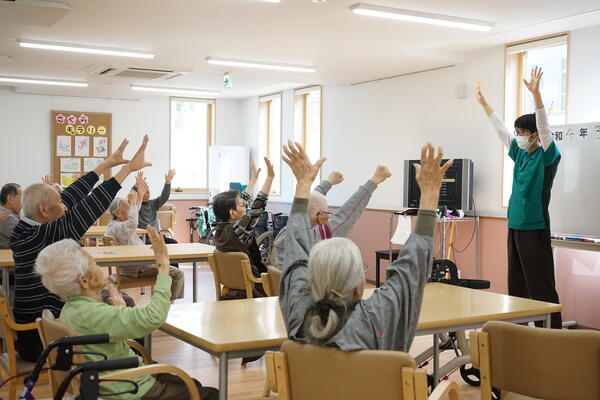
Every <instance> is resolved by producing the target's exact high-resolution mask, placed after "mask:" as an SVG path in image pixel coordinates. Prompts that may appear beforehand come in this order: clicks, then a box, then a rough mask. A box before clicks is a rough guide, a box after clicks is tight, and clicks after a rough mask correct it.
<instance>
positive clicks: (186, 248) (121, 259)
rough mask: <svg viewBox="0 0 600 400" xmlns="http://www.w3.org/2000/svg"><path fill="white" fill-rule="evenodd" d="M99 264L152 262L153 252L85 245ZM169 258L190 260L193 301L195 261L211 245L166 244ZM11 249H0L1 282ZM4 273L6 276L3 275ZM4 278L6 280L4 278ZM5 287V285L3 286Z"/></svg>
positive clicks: (203, 257) (203, 256) (195, 293)
mask: <svg viewBox="0 0 600 400" xmlns="http://www.w3.org/2000/svg"><path fill="white" fill-rule="evenodd" d="M85 250H86V251H87V252H88V253H90V254H91V255H92V257H93V258H94V260H95V261H96V263H97V264H98V265H99V266H104V267H108V266H114V265H119V266H124V267H126V266H132V265H140V264H145V263H152V262H154V252H153V251H152V249H151V248H150V245H141V246H102V247H85ZM167 250H168V251H169V259H170V260H171V261H176V262H180V263H183V262H191V263H192V265H193V277H192V281H193V287H192V293H193V295H192V297H193V301H194V302H196V301H197V300H198V288H197V281H198V277H197V276H196V263H197V262H198V261H205V260H207V259H208V256H209V255H211V254H212V253H213V251H214V247H213V246H209V245H207V244H202V243H177V244H168V245H167ZM14 265H15V263H14V261H13V258H12V251H11V250H0V267H2V284H3V285H5V283H6V285H8V267H12V266H14ZM5 274H6V276H5ZM5 279H6V280H5ZM4 287H5V289H7V286H4Z"/></svg>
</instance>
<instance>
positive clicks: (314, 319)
mask: <svg viewBox="0 0 600 400" xmlns="http://www.w3.org/2000/svg"><path fill="white" fill-rule="evenodd" d="M308 265H309V266H308V280H309V282H310V287H311V292H312V298H313V300H314V302H315V305H316V310H318V309H320V308H321V306H320V303H321V304H324V306H325V307H326V309H327V308H328V311H329V312H328V314H327V318H326V322H324V321H323V319H322V317H321V316H319V315H318V313H313V315H309V317H308V333H309V334H310V336H312V337H313V338H315V339H317V340H318V341H321V342H325V341H327V339H329V338H330V337H331V336H333V335H334V334H335V333H336V332H337V331H338V330H339V329H340V328H341V325H343V324H344V323H345V322H346V316H347V313H348V311H350V307H351V306H352V305H353V304H354V293H355V290H356V288H358V287H359V286H361V285H362V284H364V281H365V272H364V270H363V266H362V257H361V255H360V250H359V249H358V247H357V246H356V244H354V242H353V241H352V240H350V239H346V238H333V239H327V240H323V241H321V242H319V243H317V244H316V245H315V246H314V247H313V248H312V250H311V252H310V258H309V260H308Z"/></svg>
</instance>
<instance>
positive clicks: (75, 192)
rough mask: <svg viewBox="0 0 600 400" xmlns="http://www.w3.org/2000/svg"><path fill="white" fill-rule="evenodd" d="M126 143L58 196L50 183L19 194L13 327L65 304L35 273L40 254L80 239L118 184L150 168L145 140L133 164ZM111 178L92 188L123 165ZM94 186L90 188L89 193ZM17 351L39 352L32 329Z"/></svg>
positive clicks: (22, 335) (32, 355)
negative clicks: (20, 215) (126, 153)
mask: <svg viewBox="0 0 600 400" xmlns="http://www.w3.org/2000/svg"><path fill="white" fill-rule="evenodd" d="M127 143H129V142H128V141H127V140H124V141H123V142H122V143H121V145H120V146H119V148H118V149H117V151H115V152H114V153H113V154H112V155H111V156H109V157H107V158H106V159H104V160H103V161H102V162H101V163H100V164H99V165H98V166H97V167H96V169H94V170H93V171H91V172H89V173H87V174H86V175H84V176H82V177H81V178H79V179H78V180H76V181H75V182H73V184H71V185H70V186H69V187H67V188H66V189H65V190H64V191H63V192H62V193H60V194H59V193H58V192H57V191H56V190H54V189H52V187H50V186H49V185H48V184H45V183H36V184H33V185H30V186H29V187H28V188H27V189H25V191H24V192H23V218H21V220H20V221H19V223H18V224H17V226H15V229H14V230H13V233H12V236H11V242H10V248H11V249H12V251H13V258H14V260H15V302H14V307H13V313H14V317H15V321H16V322H17V323H29V322H34V321H35V319H36V318H38V317H40V316H41V314H42V310H44V309H49V310H50V311H52V312H53V313H54V314H55V315H56V316H58V314H59V313H60V310H61V309H62V307H63V305H64V303H63V301H62V300H61V299H60V298H59V297H58V296H56V295H55V294H54V293H51V292H49V291H48V290H47V289H46V288H45V287H44V285H42V282H41V280H40V277H39V276H38V275H37V274H35V273H34V270H33V267H34V263H35V259H36V258H37V256H38V254H39V253H40V251H42V250H43V249H44V248H45V247H46V246H49V245H51V244H52V243H55V242H58V241H59V240H62V239H73V240H75V241H79V240H81V238H82V236H83V235H84V234H85V232H86V231H87V230H88V229H89V227H90V226H92V225H93V224H94V222H96V220H97V219H98V218H99V217H100V216H101V215H102V214H104V212H105V211H106V209H107V208H108V206H109V205H110V202H111V201H112V199H113V198H114V197H115V195H116V194H117V192H118V191H119V190H120V189H121V183H122V182H123V180H125V178H126V177H127V176H128V175H129V174H130V173H132V172H134V171H137V170H139V169H142V168H144V167H145V166H148V165H150V164H149V163H146V162H145V161H144V153H145V150H146V145H147V143H148V136H145V137H144V140H143V143H142V145H141V147H140V148H139V150H138V151H137V153H136V154H135V155H134V157H133V158H132V159H131V161H127V160H125V159H124V158H123V151H124V150H125V147H126V146H127ZM122 164H124V165H123V166H122V167H121V170H120V171H119V172H118V173H117V174H116V175H115V176H114V177H112V178H110V179H107V180H105V181H104V182H103V183H101V184H100V185H98V186H96V187H95V188H94V185H95V184H96V182H98V179H99V176H100V175H102V174H107V173H109V172H110V169H111V168H112V167H115V166H117V165H122ZM92 188H93V190H92ZM15 347H16V349H17V351H18V352H19V354H20V355H21V357H22V358H23V359H24V360H25V361H29V362H35V361H36V360H37V358H38V356H39V355H40V353H41V351H42V348H43V347H42V343H41V341H40V338H39V335H38V333H37V331H36V330H31V331H19V332H18V333H17V341H16V343H15Z"/></svg>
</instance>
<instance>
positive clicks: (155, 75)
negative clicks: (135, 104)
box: [92, 65, 185, 80]
mask: <svg viewBox="0 0 600 400" xmlns="http://www.w3.org/2000/svg"><path fill="white" fill-rule="evenodd" d="M183 73H185V72H184V71H181V70H180V71H174V70H171V69H154V68H138V67H117V66H114V65H103V66H102V67H100V68H97V69H96V70H94V71H92V75H100V76H104V77H106V76H110V77H115V78H133V79H150V80H157V79H172V78H176V77H178V76H180V75H182V74H183Z"/></svg>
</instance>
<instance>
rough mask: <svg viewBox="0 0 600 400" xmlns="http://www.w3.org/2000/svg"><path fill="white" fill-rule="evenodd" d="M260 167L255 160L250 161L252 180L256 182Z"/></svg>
mask: <svg viewBox="0 0 600 400" xmlns="http://www.w3.org/2000/svg"><path fill="white" fill-rule="evenodd" d="M260 170H261V169H260V168H256V164H255V163H254V161H250V182H254V183H256V182H257V181H258V176H259V175H260Z"/></svg>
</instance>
